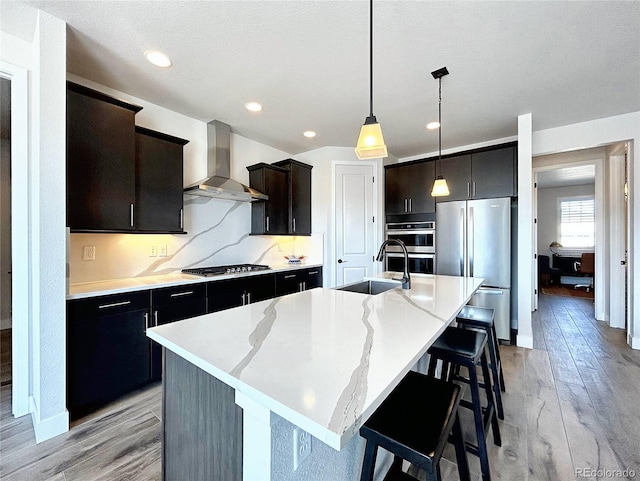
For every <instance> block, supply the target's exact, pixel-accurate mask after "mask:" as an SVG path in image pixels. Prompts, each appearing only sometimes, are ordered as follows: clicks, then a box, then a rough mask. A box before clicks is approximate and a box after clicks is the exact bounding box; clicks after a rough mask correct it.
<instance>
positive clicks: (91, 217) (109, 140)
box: [67, 82, 188, 233]
mask: <svg viewBox="0 0 640 481" xmlns="http://www.w3.org/2000/svg"><path fill="white" fill-rule="evenodd" d="M141 108H142V107H138V106H135V105H131V104H128V103H126V102H123V101H121V100H118V99H115V98H113V97H110V96H108V95H105V94H103V93H101V92H98V91H96V90H92V89H89V88H86V87H83V86H81V85H77V84H74V83H72V82H67V225H68V227H69V228H70V229H71V232H140V233H152V232H155V233H183V222H184V221H183V210H182V208H183V207H182V206H183V204H182V177H183V175H182V170H183V167H182V160H183V152H182V150H183V146H184V145H185V144H186V143H187V142H188V141H187V140H183V139H179V138H177V137H172V136H170V135H166V134H162V133H160V132H155V131H153V130H149V129H144V128H142V127H136V126H135V114H136V112H139V111H140V110H141Z"/></svg>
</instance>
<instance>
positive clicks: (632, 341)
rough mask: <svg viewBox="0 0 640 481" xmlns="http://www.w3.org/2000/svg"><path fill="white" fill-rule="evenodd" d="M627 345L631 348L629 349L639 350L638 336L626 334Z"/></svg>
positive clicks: (639, 339) (639, 338) (639, 341)
mask: <svg viewBox="0 0 640 481" xmlns="http://www.w3.org/2000/svg"><path fill="white" fill-rule="evenodd" d="M627 343H628V344H629V345H630V346H631V349H640V337H638V336H630V335H628V334H627Z"/></svg>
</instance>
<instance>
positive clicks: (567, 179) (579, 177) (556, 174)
mask: <svg viewBox="0 0 640 481" xmlns="http://www.w3.org/2000/svg"><path fill="white" fill-rule="evenodd" d="M595 182H596V166H595V165H580V166H577V167H565V168H562V169H555V170H546V171H543V172H538V180H537V183H538V188H539V189H547V188H551V187H569V186H572V185H587V184H595Z"/></svg>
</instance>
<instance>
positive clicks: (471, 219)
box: [468, 207, 475, 277]
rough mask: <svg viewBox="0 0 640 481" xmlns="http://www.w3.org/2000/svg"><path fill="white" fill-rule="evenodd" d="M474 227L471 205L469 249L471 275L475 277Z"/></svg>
mask: <svg viewBox="0 0 640 481" xmlns="http://www.w3.org/2000/svg"><path fill="white" fill-rule="evenodd" d="M474 229H475V225H474V220H473V207H469V242H468V249H469V277H473V257H474V252H473V241H474V239H473V238H474V234H475V233H474Z"/></svg>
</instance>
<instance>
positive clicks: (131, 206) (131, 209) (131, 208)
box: [129, 204, 133, 227]
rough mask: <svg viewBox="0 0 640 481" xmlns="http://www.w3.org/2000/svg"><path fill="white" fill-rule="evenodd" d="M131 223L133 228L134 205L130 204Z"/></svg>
mask: <svg viewBox="0 0 640 481" xmlns="http://www.w3.org/2000/svg"><path fill="white" fill-rule="evenodd" d="M129 223H130V224H131V227H133V204H129Z"/></svg>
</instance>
